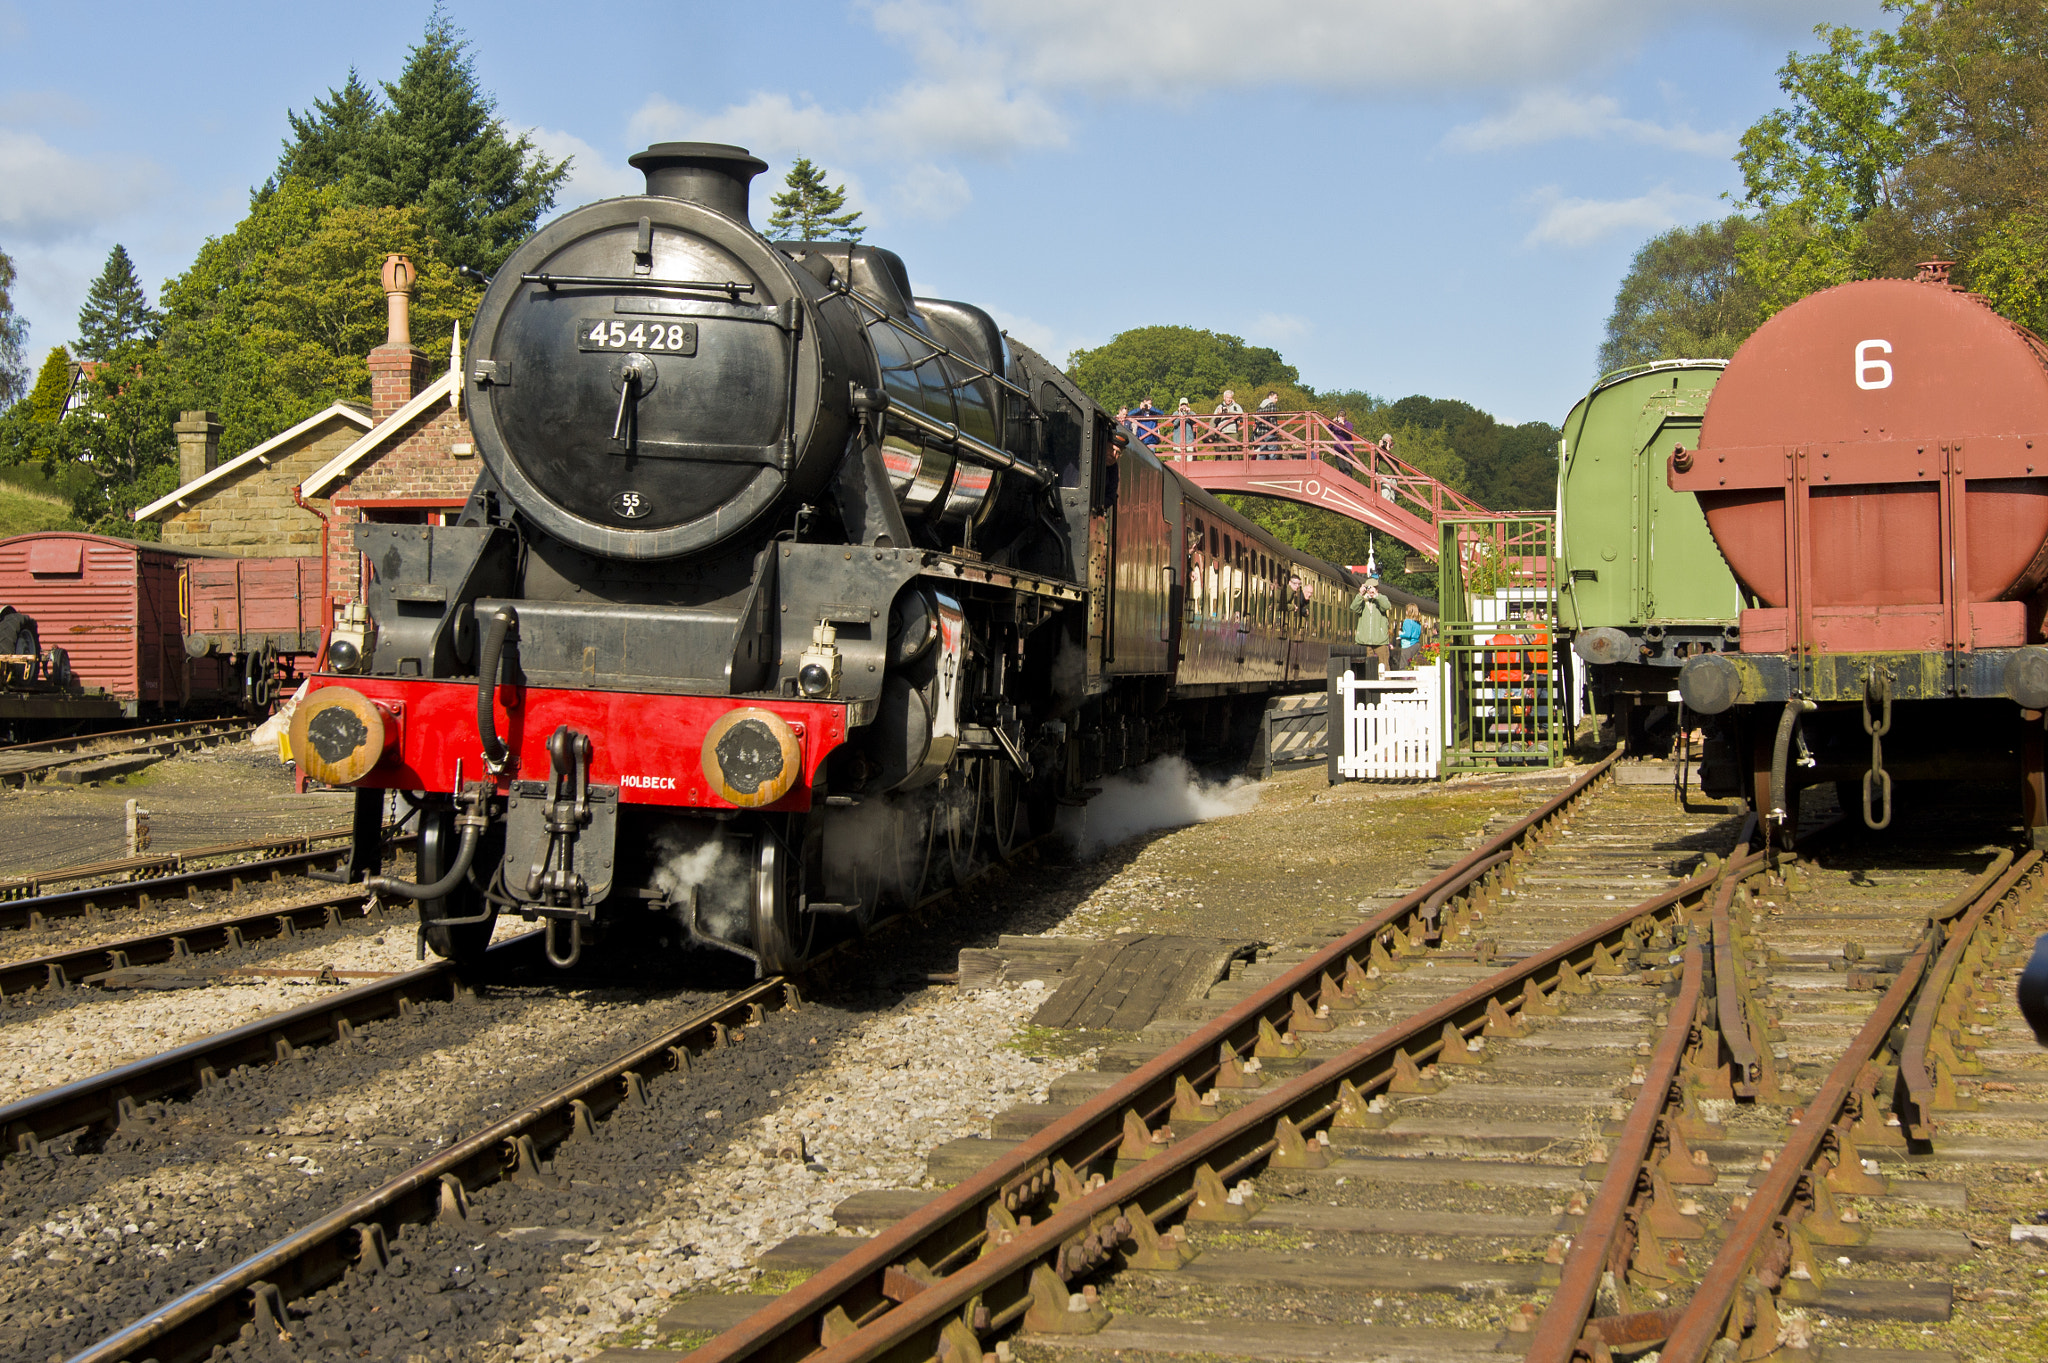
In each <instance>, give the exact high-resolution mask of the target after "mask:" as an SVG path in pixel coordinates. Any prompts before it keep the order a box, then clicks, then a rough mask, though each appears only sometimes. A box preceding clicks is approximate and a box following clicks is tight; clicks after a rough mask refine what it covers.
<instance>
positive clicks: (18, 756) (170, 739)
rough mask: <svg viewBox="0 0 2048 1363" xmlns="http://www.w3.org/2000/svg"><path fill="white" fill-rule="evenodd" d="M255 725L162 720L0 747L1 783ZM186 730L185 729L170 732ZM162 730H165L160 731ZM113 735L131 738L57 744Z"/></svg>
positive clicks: (224, 736)
mask: <svg viewBox="0 0 2048 1363" xmlns="http://www.w3.org/2000/svg"><path fill="white" fill-rule="evenodd" d="M255 727H256V726H255V725H254V724H253V723H251V722H250V721H249V720H246V719H237V720H200V721H191V722H187V723H184V724H159V725H155V726H152V727H151V728H145V729H129V730H122V731H119V732H117V733H110V734H89V735H84V736H81V737H79V738H76V739H51V740H45V741H44V742H42V743H22V744H18V745H16V746H14V747H12V748H6V749H0V786H5V785H6V784H7V783H8V782H10V781H16V782H19V783H21V784H22V785H23V786H26V785H27V784H28V783H29V780H30V779H31V778H33V777H37V776H41V775H44V774H46V773H48V772H52V771H56V770H59V769H60V768H63V767H69V766H76V765H78V764H80V763H85V762H105V761H112V760H114V759H117V758H122V757H138V756H142V755H144V754H156V755H159V756H165V757H168V756H169V755H170V754H172V753H175V752H179V751H182V750H183V749H186V748H191V747H207V746H211V745H213V744H217V743H227V742H231V741H233V740H234V739H237V738H240V737H242V736H243V735H245V734H247V733H249V732H250V731H251V730H253V729H254V728H255ZM173 730H183V731H184V732H169V731H173ZM159 731H162V732H159ZM152 732H158V733H159V736H158V737H155V738H138V737H135V736H136V735H141V734H148V733H152ZM113 738H128V739H130V741H129V742H127V743H125V744H123V745H122V746H120V747H113V748H85V747H82V746H81V747H80V748H79V749H78V750H76V751H72V752H62V751H59V750H58V747H57V745H59V744H65V743H71V744H77V745H86V744H92V743H99V742H105V741H107V740H108V739H113ZM46 752H47V753H48V754H50V755H48V756H45V757H43V760H41V761H36V760H34V759H35V758H36V757H37V756H38V755H40V754H43V753H46Z"/></svg>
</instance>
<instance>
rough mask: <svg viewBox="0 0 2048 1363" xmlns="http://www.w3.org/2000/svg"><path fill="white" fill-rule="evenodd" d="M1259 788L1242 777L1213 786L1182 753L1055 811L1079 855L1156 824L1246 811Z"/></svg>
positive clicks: (1167, 825) (1182, 824)
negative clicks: (1077, 805) (1081, 803)
mask: <svg viewBox="0 0 2048 1363" xmlns="http://www.w3.org/2000/svg"><path fill="white" fill-rule="evenodd" d="M1258 802H1259V787H1258V786H1257V785H1256V784H1255V783H1254V782H1251V781H1247V780H1246V779H1245V778H1244V777H1242V776H1233V777H1232V778H1231V779H1230V780H1228V781H1226V782H1224V783H1222V784H1220V785H1218V784H1214V783H1212V782H1208V781H1204V780H1203V779H1202V778H1201V777H1199V776H1197V775H1196V774H1195V769H1194V768H1193V767H1192V766H1190V765H1188V762H1187V759H1186V758H1183V757H1162V758H1159V759H1158V760H1156V761H1153V762H1149V763H1147V764H1146V765H1144V766H1142V767H1140V768H1138V769H1137V770H1136V771H1135V772H1132V773H1130V774H1128V775H1123V776H1112V777H1110V778H1109V779H1108V780H1106V781H1104V782H1103V783H1102V794H1100V795H1098V796H1096V797H1095V798H1094V799H1092V800H1090V801H1089V802H1088V803H1087V804H1086V805H1084V806H1082V807H1080V808H1078V809H1073V808H1063V809H1061V810H1060V831H1061V832H1062V833H1064V834H1065V835H1066V836H1067V837H1068V838H1069V839H1071V840H1072V841H1073V843H1074V845H1075V846H1076V848H1077V849H1078V850H1079V851H1080V853H1081V854H1082V855H1083V856H1094V855H1095V854H1096V853H1097V852H1100V851H1102V850H1103V849H1104V848H1106V847H1114V846H1115V845H1116V844H1118V843H1120V842H1122V841H1124V839H1126V838H1134V837H1136V836H1137V835H1138V834H1140V833H1150V832H1151V831H1153V830H1154V829H1157V828H1185V827H1186V826H1187V825H1189V824H1196V823H1204V822H1206V821H1208V820H1210V819H1220V818H1222V817H1224V816H1225V815H1228V814H1249V813H1250V812H1251V810H1252V807H1253V806H1255V805H1257V804H1258Z"/></svg>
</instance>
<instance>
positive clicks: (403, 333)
mask: <svg viewBox="0 0 2048 1363" xmlns="http://www.w3.org/2000/svg"><path fill="white" fill-rule="evenodd" d="M382 273H383V277H384V322H385V326H384V344H386V345H411V344H412V311H411V310H412V283H413V278H414V275H415V273H416V272H415V271H414V269H413V267H412V262H411V261H410V260H408V259H406V258H405V257H404V256H401V255H396V254H393V255H388V256H386V257H384V269H383V271H382Z"/></svg>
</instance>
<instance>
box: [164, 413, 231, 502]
mask: <svg viewBox="0 0 2048 1363" xmlns="http://www.w3.org/2000/svg"><path fill="white" fill-rule="evenodd" d="M171 431H172V432H173V433H174V434H175V435H176V436H177V437H178V485H179V486H180V487H182V486H184V485H185V484H186V483H190V482H194V481H196V480H198V479H200V478H204V477H205V476H206V475H207V474H209V473H211V472H213V470H214V467H215V466H216V465H218V464H219V463H220V421H219V420H218V418H216V417H215V416H214V414H213V413H212V412H183V413H180V414H179V420H178V423H177V424H176V425H175V426H173V427H171Z"/></svg>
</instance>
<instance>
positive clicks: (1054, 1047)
mask: <svg viewBox="0 0 2048 1363" xmlns="http://www.w3.org/2000/svg"><path fill="white" fill-rule="evenodd" d="M1136 1036H1137V1033H1136V1032H1111V1031H1107V1030H1098V1031H1093V1032H1084V1031H1075V1030H1070V1029H1068V1028H1065V1027H1039V1026H1035V1025H1027V1026H1024V1027H1020V1028H1018V1029H1017V1034H1016V1035H1015V1036H1013V1037H1011V1038H1010V1039H1009V1040H1008V1041H1005V1042H1004V1043H1002V1047H1003V1049H1004V1050H1008V1051H1017V1052H1020V1053H1022V1054H1024V1055H1027V1056H1030V1057H1031V1058H1032V1059H1033V1060H1071V1059H1073V1058H1074V1057H1075V1056H1077V1055H1085V1054H1086V1053H1088V1052H1089V1051H1092V1050H1095V1049H1096V1048H1098V1047H1101V1046H1116V1045H1120V1044H1122V1043H1123V1042H1126V1041H1130V1040H1132V1039H1134V1038H1135V1037H1136Z"/></svg>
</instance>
